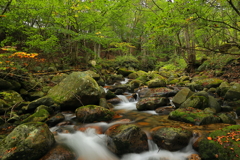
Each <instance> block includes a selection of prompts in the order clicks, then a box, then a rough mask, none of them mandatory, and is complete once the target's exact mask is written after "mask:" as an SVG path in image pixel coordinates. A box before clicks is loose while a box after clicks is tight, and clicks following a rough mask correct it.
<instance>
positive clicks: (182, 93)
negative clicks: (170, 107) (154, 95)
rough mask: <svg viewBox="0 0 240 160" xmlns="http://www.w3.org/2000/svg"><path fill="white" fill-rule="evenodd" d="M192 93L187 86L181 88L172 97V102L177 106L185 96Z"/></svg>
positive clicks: (184, 99)
mask: <svg viewBox="0 0 240 160" xmlns="http://www.w3.org/2000/svg"><path fill="white" fill-rule="evenodd" d="M193 94H194V92H192V91H191V90H190V89H189V88H183V89H181V90H180V91H179V92H178V93H177V94H176V95H175V96H174V97H173V99H172V102H173V104H174V105H175V106H176V107H177V108H178V107H179V106H180V105H181V104H182V103H183V102H184V101H186V99H187V98H189V97H190V96H191V95H193Z"/></svg>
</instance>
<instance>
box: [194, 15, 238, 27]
mask: <svg viewBox="0 0 240 160" xmlns="http://www.w3.org/2000/svg"><path fill="white" fill-rule="evenodd" d="M196 15H197V16H198V18H200V19H202V20H205V21H208V22H214V23H221V24H224V25H226V26H228V27H230V28H232V29H235V30H237V31H240V28H237V27H234V26H232V25H230V24H228V23H226V22H224V21H215V20H211V19H207V18H203V17H201V16H199V15H198V14H197V13H196Z"/></svg>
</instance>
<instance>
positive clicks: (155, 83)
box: [147, 79, 166, 88]
mask: <svg viewBox="0 0 240 160" xmlns="http://www.w3.org/2000/svg"><path fill="white" fill-rule="evenodd" d="M147 84H148V87H149V88H157V87H166V82H165V80H163V79H152V80H150V81H148V82H147Z"/></svg>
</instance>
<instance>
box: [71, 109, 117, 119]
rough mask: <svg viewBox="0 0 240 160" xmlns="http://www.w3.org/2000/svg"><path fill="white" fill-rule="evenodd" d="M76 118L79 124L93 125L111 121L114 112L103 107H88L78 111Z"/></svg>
mask: <svg viewBox="0 0 240 160" xmlns="http://www.w3.org/2000/svg"><path fill="white" fill-rule="evenodd" d="M75 112H76V118H77V120H78V121H79V122H84V123H91V122H94V121H98V122H100V121H109V120H111V119H112V118H113V115H114V112H113V111H110V110H109V109H106V108H104V107H101V106H97V105H87V106H82V107H79V108H77V109H76V111H75Z"/></svg>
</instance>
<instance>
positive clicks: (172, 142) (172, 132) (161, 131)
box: [152, 127, 192, 151]
mask: <svg viewBox="0 0 240 160" xmlns="http://www.w3.org/2000/svg"><path fill="white" fill-rule="evenodd" d="M152 137H153V141H154V142H155V143H156V144H157V145H158V147H160V148H162V149H166V150H169V151H177V150H180V149H182V148H184V147H186V146H187V145H188V143H189V140H190V139H191V138H192V132H191V131H189V130H187V129H184V128H176V127H166V128H165V127H164V128H156V129H153V130H152Z"/></svg>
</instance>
